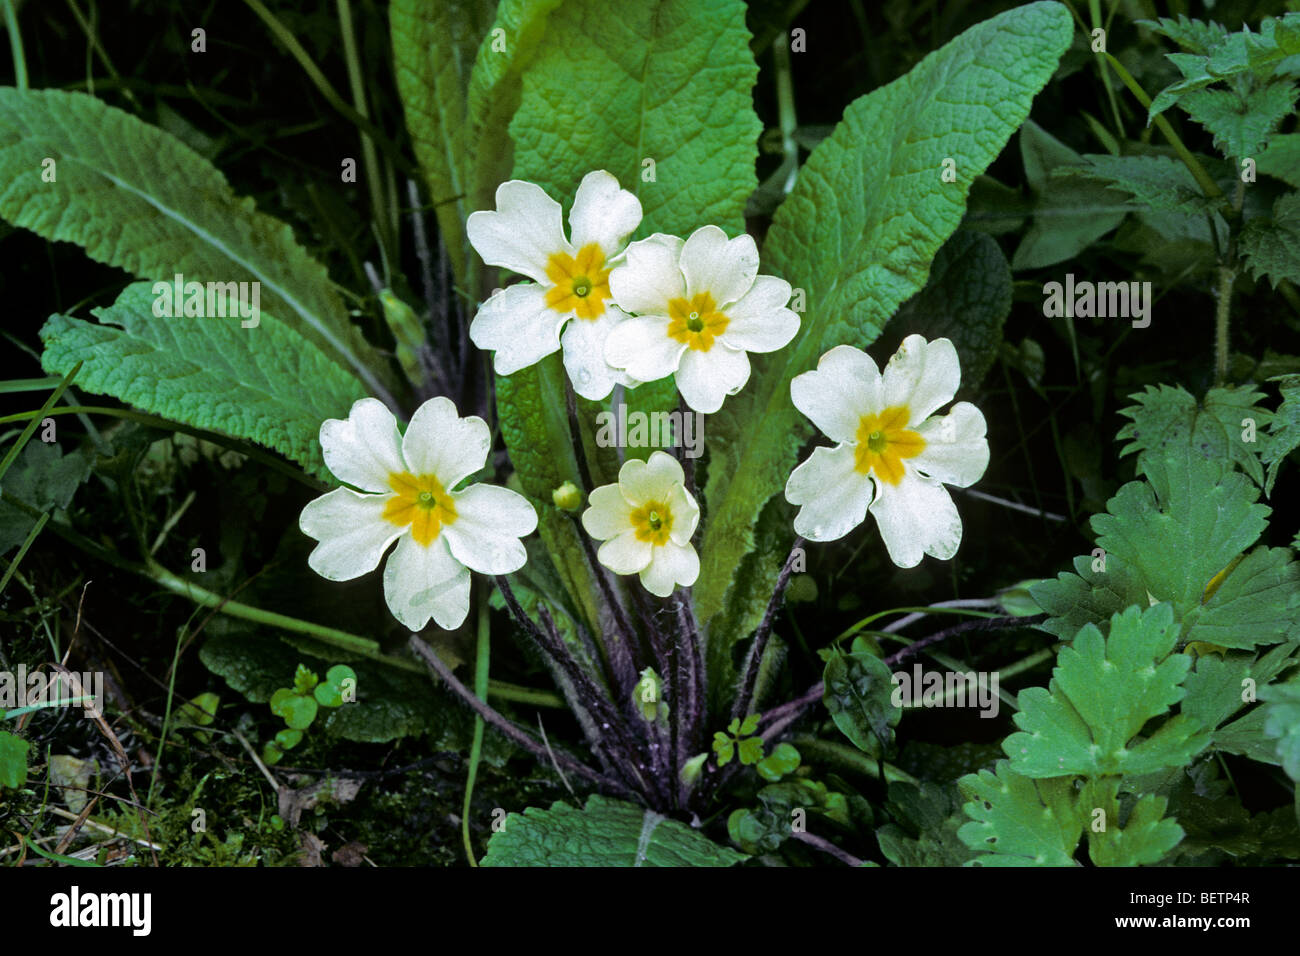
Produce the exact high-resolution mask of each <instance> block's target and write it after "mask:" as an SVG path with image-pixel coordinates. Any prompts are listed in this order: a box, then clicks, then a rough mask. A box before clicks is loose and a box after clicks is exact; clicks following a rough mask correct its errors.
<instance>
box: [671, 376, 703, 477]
mask: <svg viewBox="0 0 1300 956" xmlns="http://www.w3.org/2000/svg"><path fill="white" fill-rule="evenodd" d="M677 411H678V413H679V414H680V415H681V426H680V427H681V434H679V435H677V436H676V438H677V439H678V440H679V441H680V442H681V446H682V447H681V452H680V453H679V454H678V455H677V461H678V463H679V464H680V465H681V466H682V475H683V476H684V479H685V480H684V481H683V482H682V484H683V485H684V486H685V487H686V493H687V494H688V495H690V496H691V497H692V498H694V499H695V500H696V501H697V502H698V501H699V500H700V496H699V494H698V493H697V492H696V490H695V459H694V458H692V457H691V456H690V455H688V454H687V451H688V450H689V449H687V447H686V416H687V415H691V414H694V413H693V412H692V411H691V407H690V406H689V405H687V404H686V399H684V398H682V397H681V396H680V395H679V396H678V397H677Z"/></svg>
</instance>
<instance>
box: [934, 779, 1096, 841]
mask: <svg viewBox="0 0 1300 956" xmlns="http://www.w3.org/2000/svg"><path fill="white" fill-rule="evenodd" d="M995 771H996V772H990V771H988V770H981V771H979V773H977V774H967V775H966V776H965V777H962V778H961V779H960V780H958V781H957V786H958V787H959V788H960V789H961V793H962V796H964V797H965V798H966V799H967V800H968V801H969V802H968V803H967V804H966V805H965V806H964V807H963V810H965V812H966V816H968V817H970V820H971V822H969V823H965V824H963V825H962V827H961V829H960V830H958V831H957V835H958V836H959V837H960V838H961V840H962V841H963V842H964V843H965V844H966V845H967V846H968V847H970V848H971V849H972V850H976V851H979V855H978V856H976V857H975V858H974V859H973V860H971V861H970V863H968V864H967V865H968V866H969V865H975V866H1074V865H1075V862H1074V853H1075V850H1076V849H1077V848H1078V846H1079V837H1080V835H1081V834H1082V832H1083V826H1082V824H1081V823H1080V822H1079V819H1078V816H1077V814H1076V813H1075V812H1074V807H1073V802H1072V799H1071V798H1072V796H1073V794H1072V793H1071V785H1070V781H1069V780H1064V779H1062V780H1030V779H1029V778H1028V777H1022V776H1021V775H1020V774H1018V773H1016V772H1015V771H1014V770H1012V769H1011V764H1010V763H1008V762H1007V761H1005V760H999V761H998V764H997V767H996V768H995Z"/></svg>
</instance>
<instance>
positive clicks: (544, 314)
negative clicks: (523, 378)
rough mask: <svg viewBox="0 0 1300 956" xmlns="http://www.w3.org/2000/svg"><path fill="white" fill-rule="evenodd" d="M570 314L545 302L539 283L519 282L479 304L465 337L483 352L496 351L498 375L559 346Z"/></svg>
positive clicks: (511, 370) (536, 359)
mask: <svg viewBox="0 0 1300 956" xmlns="http://www.w3.org/2000/svg"><path fill="white" fill-rule="evenodd" d="M572 314H573V313H571V312H570V313H567V314H566V313H562V312H556V311H555V310H554V309H552V308H551V307H550V306H549V305H547V304H546V290H545V289H543V288H542V287H541V286H539V285H533V284H532V283H527V282H525V283H520V284H517V285H512V286H508V287H506V288H504V289H502V290H501V291H500V292H497V293H495V294H493V295H492V297H491V298H489V299H488V300H487V301H486V302H484V303H483V306H482V308H480V309H479V310H478V315H476V316H474V321H473V322H471V323H470V324H469V337H470V339H472V340H473V342H474V344H475V345H477V346H478V347H479V348H481V349H483V350H484V351H495V352H496V353H497V355H496V362H495V363H494V368H496V371H497V374H498V375H513V374H514V373H515V372H517V371H519V370H520V369H521V368H527V367H528V366H530V365H534V364H536V363H537V362H540V361H541V360H542V359H544V358H546V356H548V355H550V354H551V353H552V352H554V351H556V350H558V349H559V347H560V327H561V326H562V325H564V323H565V322H567V321H568V320H569V317H570V316H571V315H572Z"/></svg>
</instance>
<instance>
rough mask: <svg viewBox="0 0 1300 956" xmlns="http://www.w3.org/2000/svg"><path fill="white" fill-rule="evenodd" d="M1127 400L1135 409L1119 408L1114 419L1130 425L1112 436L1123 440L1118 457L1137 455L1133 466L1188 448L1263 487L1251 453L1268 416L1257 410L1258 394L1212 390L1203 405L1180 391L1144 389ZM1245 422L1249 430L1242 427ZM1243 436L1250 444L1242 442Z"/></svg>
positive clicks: (1165, 387)
mask: <svg viewBox="0 0 1300 956" xmlns="http://www.w3.org/2000/svg"><path fill="white" fill-rule="evenodd" d="M1129 397H1130V398H1132V399H1133V400H1134V401H1136V402H1137V404H1136V405H1130V406H1129V407H1128V408H1123V409H1120V414H1121V415H1123V416H1125V417H1126V418H1131V419H1133V421H1132V422H1130V423H1129V424H1126V425H1125V426H1124V427H1123V428H1121V429H1120V430H1119V434H1118V435H1117V436H1116V437H1117V438H1121V439H1123V438H1127V439H1129V443H1128V444H1127V445H1125V446H1124V447H1123V448H1121V449H1120V452H1119V453H1120V454H1121V455H1127V454H1130V453H1131V452H1138V453H1139V454H1140V455H1142V456H1143V458H1142V460H1141V462H1140V464H1139V467H1144V463H1145V461H1146V460H1147V459H1149V458H1152V457H1163V456H1164V455H1165V454H1167V453H1168V452H1169V451H1170V450H1171V449H1177V450H1179V451H1182V450H1184V449H1185V448H1186V447H1187V446H1189V445H1190V446H1191V447H1192V448H1193V450H1194V453H1195V454H1198V455H1200V456H1201V457H1203V458H1214V459H1218V460H1228V461H1232V462H1235V463H1236V464H1237V465H1239V466H1240V467H1241V468H1242V469H1243V470H1244V471H1245V472H1246V473H1247V474H1249V475H1250V476H1251V477H1252V478H1254V479H1255V482H1256V483H1257V484H1261V485H1262V484H1263V483H1264V469H1263V467H1262V466H1261V465H1260V463H1259V455H1258V454H1257V449H1258V448H1259V447H1260V445H1261V444H1262V437H1261V434H1262V432H1263V430H1264V426H1266V425H1268V424H1269V423H1270V422H1271V421H1272V420H1273V415H1272V413H1270V412H1267V411H1265V410H1264V409H1262V408H1260V407H1258V402H1259V401H1260V399H1262V398H1263V397H1264V393H1263V392H1259V391H1256V390H1255V389H1254V388H1251V387H1250V386H1246V385H1243V386H1228V387H1226V388H1212V389H1210V390H1209V392H1207V393H1206V395H1205V400H1204V401H1203V402H1198V401H1197V400H1196V399H1195V398H1194V397H1193V396H1192V395H1191V394H1190V393H1189V392H1188V391H1187V390H1186V389H1184V388H1181V387H1174V386H1170V385H1159V386H1156V385H1148V386H1147V389H1146V391H1145V392H1142V393H1140V394H1137V395H1131V396H1129ZM1246 419H1249V421H1250V425H1249V426H1247V425H1243V424H1242V422H1243V420H1246ZM1247 437H1249V438H1251V439H1253V440H1252V441H1247V440H1246V438H1247Z"/></svg>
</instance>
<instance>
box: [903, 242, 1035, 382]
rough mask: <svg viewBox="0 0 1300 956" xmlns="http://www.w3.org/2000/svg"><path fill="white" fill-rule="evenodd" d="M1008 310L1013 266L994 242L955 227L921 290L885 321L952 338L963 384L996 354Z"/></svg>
mask: <svg viewBox="0 0 1300 956" xmlns="http://www.w3.org/2000/svg"><path fill="white" fill-rule="evenodd" d="M1010 313H1011V269H1010V267H1009V266H1008V265H1007V260H1006V257H1005V256H1003V255H1002V248H1001V247H1000V246H999V245H998V243H997V240H995V239H994V238H993V237H991V236H988V235H986V234H985V233H982V232H971V231H968V230H964V229H963V230H958V231H957V232H955V233H953V235H952V238H951V239H949V240H948V241H947V242H945V243H944V244H943V248H941V249H940V250H939V254H938V255H937V256H935V257H934V263H933V264H932V265H931V267H930V280H929V282H927V283H926V285H925V288H924V289H922V290H921V291H920V292H918V293H917V294H916V295H914V296H913V297H912V298H911V299H909V300H908V301H907V302H906V303H904V305H903V306H902V308H900V309H899V310H898V312H897V313H895V314H894V317H893V318H892V319H890V320H889V329H890V331H891V332H899V333H901V334H904V335H906V334H910V333H913V332H915V333H918V334H920V335H923V336H925V337H926V338H927V339H931V340H932V339H937V338H940V337H943V338H948V339H951V340H952V344H953V345H954V346H956V348H957V358H958V359H959V361H960V362H961V384H962V388H966V389H970V388H974V387H975V386H977V385H979V383H980V381H981V380H982V379H983V378H984V376H985V375H986V374H987V373H988V370H989V368H990V367H991V366H992V365H993V360H994V359H995V358H997V354H998V348H999V347H1000V346H1001V344H1002V326H1003V325H1004V324H1005V323H1006V319H1007V316H1008V315H1009V314H1010Z"/></svg>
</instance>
